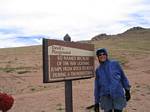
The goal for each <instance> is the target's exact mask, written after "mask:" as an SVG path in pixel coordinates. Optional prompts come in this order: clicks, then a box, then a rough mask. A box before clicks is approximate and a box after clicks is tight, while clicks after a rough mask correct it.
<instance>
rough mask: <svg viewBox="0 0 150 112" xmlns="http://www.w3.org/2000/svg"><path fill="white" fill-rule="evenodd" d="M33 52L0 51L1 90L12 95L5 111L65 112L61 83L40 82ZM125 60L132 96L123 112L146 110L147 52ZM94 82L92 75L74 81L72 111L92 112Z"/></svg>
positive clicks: (149, 91) (149, 92)
mask: <svg viewBox="0 0 150 112" xmlns="http://www.w3.org/2000/svg"><path fill="white" fill-rule="evenodd" d="M6 54H7V55H6ZM34 54H36V55H32V52H27V53H16V54H14V53H11V52H9V54H8V53H6V52H5V53H4V52H3V53H2V52H0V59H1V61H0V67H1V69H0V91H1V92H7V93H9V94H11V95H12V96H13V97H14V98H15V102H14V105H13V107H12V108H11V110H9V111H8V112H65V91H64V82H59V83H48V84H43V83H42V80H43V79H42V77H43V76H42V57H41V52H38V51H35V52H34ZM128 60H129V62H128V63H126V64H125V66H124V69H125V70H124V71H125V73H126V75H127V77H128V78H129V81H130V83H131V86H132V88H131V95H132V98H131V100H130V101H129V102H128V105H127V108H126V109H125V110H124V111H125V112H149V111H150V109H149V108H150V83H149V81H150V54H145V55H140V56H133V57H132V56H129V57H128ZM6 68H7V69H6ZM93 83H94V78H91V79H86V80H78V81H73V110H74V112H92V111H91V110H86V107H87V106H90V105H92V104H93V103H94V98H93V88H94V85H93Z"/></svg>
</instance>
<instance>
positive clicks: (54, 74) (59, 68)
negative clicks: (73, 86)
mask: <svg viewBox="0 0 150 112" xmlns="http://www.w3.org/2000/svg"><path fill="white" fill-rule="evenodd" d="M47 41H48V42H47V44H48V46H47V50H48V52H47V53H48V82H51V81H60V80H71V79H80V78H88V77H93V75H94V46H93V45H91V44H83V43H75V42H65V41H58V40H47Z"/></svg>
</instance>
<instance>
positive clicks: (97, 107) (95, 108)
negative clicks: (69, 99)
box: [94, 103, 100, 112]
mask: <svg viewBox="0 0 150 112" xmlns="http://www.w3.org/2000/svg"><path fill="white" fill-rule="evenodd" d="M94 111H95V112H100V111H99V104H98V103H97V104H95V105H94Z"/></svg>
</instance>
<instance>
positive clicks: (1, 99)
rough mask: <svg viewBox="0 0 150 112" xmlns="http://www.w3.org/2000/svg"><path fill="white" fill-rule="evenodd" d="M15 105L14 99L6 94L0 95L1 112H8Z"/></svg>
mask: <svg viewBox="0 0 150 112" xmlns="http://www.w3.org/2000/svg"><path fill="white" fill-rule="evenodd" d="M13 103H14V99H13V97H12V96H10V95H8V94H6V93H0V110H2V112H7V111H8V110H9V109H10V108H11V107H12V106H13Z"/></svg>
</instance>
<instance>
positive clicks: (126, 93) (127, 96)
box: [125, 89, 131, 101]
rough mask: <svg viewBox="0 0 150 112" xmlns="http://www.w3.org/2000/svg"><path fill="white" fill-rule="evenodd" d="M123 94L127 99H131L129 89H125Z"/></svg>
mask: <svg viewBox="0 0 150 112" xmlns="http://www.w3.org/2000/svg"><path fill="white" fill-rule="evenodd" d="M125 96H126V100H127V101H129V100H130V99H131V95H130V90H127V89H125Z"/></svg>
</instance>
